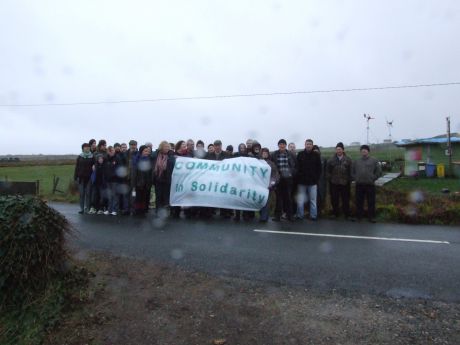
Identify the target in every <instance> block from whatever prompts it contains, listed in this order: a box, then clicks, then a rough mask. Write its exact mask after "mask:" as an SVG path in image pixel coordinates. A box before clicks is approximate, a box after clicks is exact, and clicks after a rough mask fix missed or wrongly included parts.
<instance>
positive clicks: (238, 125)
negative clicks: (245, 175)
mask: <svg viewBox="0 0 460 345" xmlns="http://www.w3.org/2000/svg"><path fill="white" fill-rule="evenodd" d="M0 32H1V35H0V47H1V62H2V63H1V64H0V76H1V77H0V104H30V103H68V102H92V101H113V100H131V99H153V98H162V97H164V98H170V97H191V96H212V95H226V94H241V93H263V92H285V91H298V90H306V91H308V90H327V89H344V88H362V87H375V86H385V85H406V84H426V83H443V82H456V81H460V68H459V61H460V44H459V42H460V40H459V38H460V37H459V36H460V2H458V1H455V0H452V1H444V0H439V1H432V0H429V1H421V0H416V1H409V0H405V1H401V0H387V1H380V0H379V1H373V0H363V1H307V0H303V1H288V0H285V1H267V0H265V1H247V0H246V1H239V0H233V1H198V0H194V1H173V0H168V1H152V0H146V1H133V0H131V1H114V0H111V1H97V0H79V1H67V0H61V1H58V0H55V1H46V0H41V1H33V0H31V1H22V0H2V1H1V3H0ZM459 96H460V86H450V87H435V88H419V89H403V90H385V91H369V92H354V93H329V94H309V95H292V96H273V97H253V98H232V99H216V100H190V101H180V102H158V103H138V104H135V103H129V104H117V105H91V106H84V105H80V106H72V107H70V106H64V107H36V108H13V107H8V108H5V107H0V120H1V126H0V144H1V145H0V154H8V153H10V154H29V153H43V154H47V153H78V152H79V151H80V145H81V143H82V142H85V141H88V140H89V139H90V138H95V139H101V138H104V139H106V140H107V141H108V142H109V144H112V143H114V142H116V141H118V142H127V141H129V139H137V140H138V141H139V142H140V143H144V142H145V141H151V142H153V143H154V145H155V146H156V145H157V144H158V143H159V142H160V141H161V140H164V139H166V140H168V141H174V142H176V141H178V140H180V139H184V140H186V139H188V138H193V139H194V140H195V141H196V140H197V139H202V140H204V141H205V143H206V144H208V143H209V142H210V141H213V140H214V139H221V140H222V141H223V144H224V146H225V145H228V144H233V145H234V146H235V145H237V144H238V143H240V142H243V141H245V140H246V139H247V138H248V137H255V138H256V139H258V140H259V141H260V142H261V144H262V145H263V146H268V147H269V148H271V149H273V148H275V147H276V143H277V141H278V139H280V138H285V139H286V140H287V141H288V142H289V141H294V142H296V144H297V146H298V147H299V146H300V147H303V142H304V140H305V139H306V138H312V139H313V140H314V141H315V143H317V144H319V145H321V146H332V145H335V144H336V143H337V142H338V141H343V142H344V143H345V144H349V143H350V142H352V141H360V142H365V140H366V123H365V120H364V119H363V113H370V114H372V115H373V116H374V117H375V118H376V119H375V120H373V121H371V135H370V137H371V141H372V142H377V141H380V142H381V141H383V139H386V138H387V137H388V130H387V127H386V119H388V120H394V128H393V138H394V139H402V138H417V137H427V136H433V135H437V134H440V133H444V132H445V130H446V122H445V117H446V116H448V115H450V116H451V119H452V129H453V131H460V110H459V100H458V98H459Z"/></svg>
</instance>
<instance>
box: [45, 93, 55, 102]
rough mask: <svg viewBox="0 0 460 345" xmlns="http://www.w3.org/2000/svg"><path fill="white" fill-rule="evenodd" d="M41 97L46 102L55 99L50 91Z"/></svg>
mask: <svg viewBox="0 0 460 345" xmlns="http://www.w3.org/2000/svg"><path fill="white" fill-rule="evenodd" d="M43 98H44V100H45V101H46V102H53V101H54V99H55V95H54V93H52V92H47V93H45V94H44V95H43Z"/></svg>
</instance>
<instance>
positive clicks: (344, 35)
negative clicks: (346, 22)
mask: <svg viewBox="0 0 460 345" xmlns="http://www.w3.org/2000/svg"><path fill="white" fill-rule="evenodd" d="M347 34H348V28H343V29H341V30H339V31H338V32H337V34H336V35H335V37H336V38H337V41H343V40H345V39H346V38H347Z"/></svg>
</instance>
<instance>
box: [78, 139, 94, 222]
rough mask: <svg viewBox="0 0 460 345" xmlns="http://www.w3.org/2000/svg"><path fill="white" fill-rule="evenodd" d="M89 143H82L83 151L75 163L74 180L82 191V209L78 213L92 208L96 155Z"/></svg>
mask: <svg viewBox="0 0 460 345" xmlns="http://www.w3.org/2000/svg"><path fill="white" fill-rule="evenodd" d="M90 149H91V147H90V145H89V144H88V143H84V144H82V145H81V150H82V152H81V153H80V155H79V156H78V158H77V163H76V164H75V172H74V181H76V182H77V183H78V190H79V192H80V211H79V212H78V213H80V214H83V213H87V212H88V211H89V208H90V201H91V200H90V196H91V172H92V167H93V164H94V157H93V154H92V153H91V151H90Z"/></svg>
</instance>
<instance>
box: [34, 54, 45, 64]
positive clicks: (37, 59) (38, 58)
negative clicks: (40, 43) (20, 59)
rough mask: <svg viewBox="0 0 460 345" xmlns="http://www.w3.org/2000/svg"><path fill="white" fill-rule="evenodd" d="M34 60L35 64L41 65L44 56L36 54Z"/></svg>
mask: <svg viewBox="0 0 460 345" xmlns="http://www.w3.org/2000/svg"><path fill="white" fill-rule="evenodd" d="M32 60H33V61H34V63H36V64H40V63H42V62H43V56H42V55H40V54H36V55H34V56H33V58H32Z"/></svg>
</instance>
